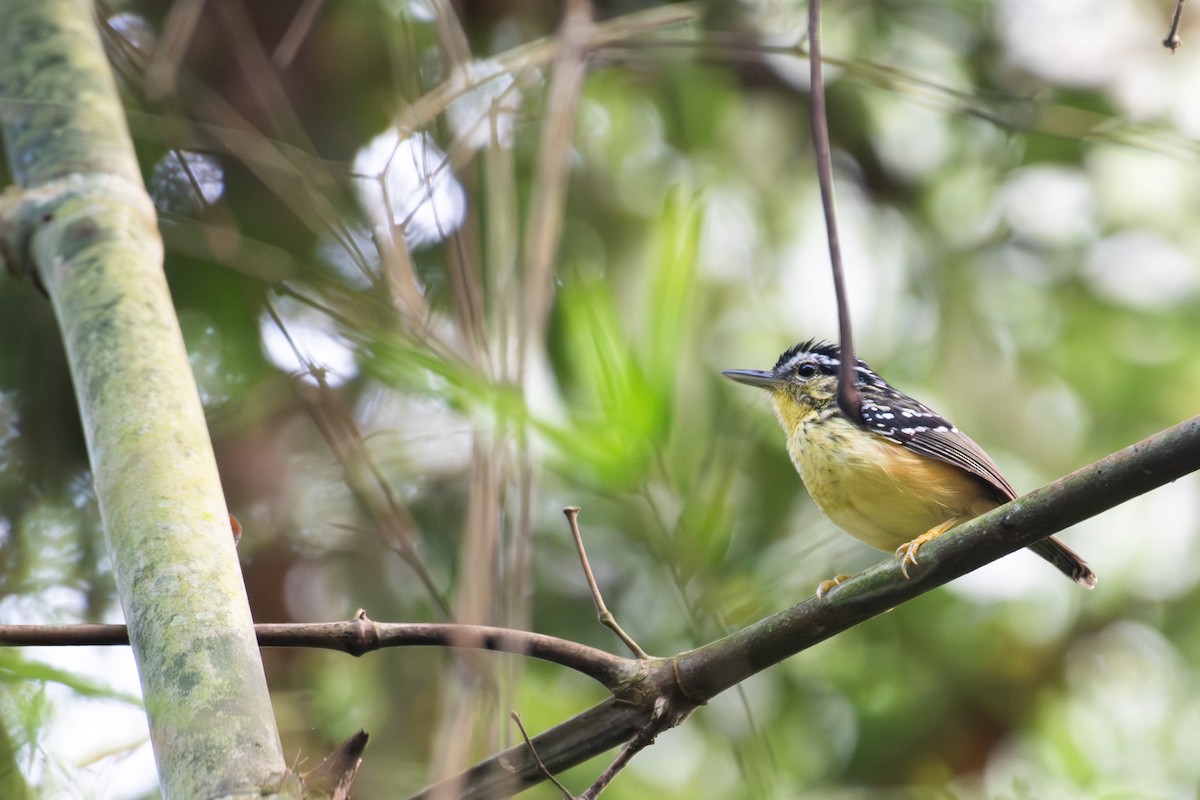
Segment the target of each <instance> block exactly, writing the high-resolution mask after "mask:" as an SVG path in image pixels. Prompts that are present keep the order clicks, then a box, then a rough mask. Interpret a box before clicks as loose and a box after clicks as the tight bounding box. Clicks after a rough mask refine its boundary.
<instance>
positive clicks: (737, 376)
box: [721, 369, 782, 389]
mask: <svg viewBox="0 0 1200 800" xmlns="http://www.w3.org/2000/svg"><path fill="white" fill-rule="evenodd" d="M721 374H722V375H724V376H725V377H726V378H729V380H731V381H737V382H738V383H744V384H746V385H747V386H757V387H758V388H759V389H774V388H776V387H778V386H779V384H780V383H782V381H780V380H779V378H776V377H775V373H773V372H763V371H762V370H759V369H727V370H725V371H724V372H722V373H721Z"/></svg>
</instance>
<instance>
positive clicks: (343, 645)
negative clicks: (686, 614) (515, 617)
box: [0, 417, 1200, 800]
mask: <svg viewBox="0 0 1200 800" xmlns="http://www.w3.org/2000/svg"><path fill="white" fill-rule="evenodd" d="M1197 469H1200V417H1195V418H1193V419H1190V420H1188V421H1187V422H1183V423H1180V424H1179V425H1176V426H1175V427H1173V428H1168V429H1167V430H1165V431H1162V432H1161V433H1158V434H1155V435H1154V436H1151V437H1149V438H1148V439H1145V440H1143V441H1141V442H1138V443H1137V444H1134V445H1131V446H1130V447H1127V448H1125V449H1124V450H1122V451H1120V452H1118V453H1114V454H1113V455H1110V456H1108V457H1106V458H1103V459H1101V460H1100V461H1097V462H1096V463H1094V464H1091V465H1089V466H1087V467H1084V468H1083V469H1080V470H1077V471H1076V472H1073V473H1071V474H1070V475H1067V476H1065V477H1063V478H1060V479H1058V480H1057V481H1055V482H1053V483H1051V484H1050V485H1048V486H1044V487H1042V488H1041V489H1038V490H1037V491H1034V492H1031V493H1029V494H1027V495H1025V496H1024V497H1020V498H1017V499H1016V500H1014V501H1012V502H1011V503H1008V504H1006V505H1004V506H1001V507H999V508H997V509H996V510H994V511H992V512H989V513H988V514H985V515H983V516H981V517H978V518H976V519H974V520H972V521H970V522H967V523H964V524H963V525H961V526H959V527H958V528H956V529H955V530H954V532H953V533H952V534H949V535H946V536H942V537H940V538H938V539H936V540H934V541H933V542H930V543H929V544H927V545H926V546H925V547H924V548H923V549H922V551H921V555H922V558H921V564H920V568H919V569H917V570H914V571H913V572H912V578H911V580H909V579H905V578H904V577H903V576H902V575H901V574H900V567H899V564H898V562H896V561H895V560H894V559H891V558H889V559H885V560H884V561H883V562H881V563H880V564H877V565H876V566H874V567H872V568H870V569H868V570H866V571H865V572H863V573H860V574H859V575H857V576H855V577H853V578H851V579H850V580H848V581H846V582H845V583H843V584H841V585H840V586H838V587H836V588H835V589H833V590H831V591H830V592H829V593H828V594H827V595H826V598H825V599H824V600H821V601H818V600H816V599H815V598H809V599H807V600H805V601H803V602H801V603H798V604H796V605H795V606H792V607H791V608H788V609H786V610H784V611H781V612H779V613H777V614H774V615H773V616H771V617H768V618H766V619H764V620H762V621H760V622H757V623H755V624H754V625H751V626H749V627H747V628H744V629H742V630H740V631H737V632H735V633H733V634H731V635H729V636H726V637H725V638H724V639H721V640H718V641H716V642H713V643H711V644H708V645H705V646H703V647H700V648H698V649H696V650H692V651H689V652H686V653H681V654H679V655H677V656H674V657H672V658H666V659H649V660H643V661H635V660H632V659H626V658H621V657H619V656H615V655H612V654H610V653H605V652H603V651H600V650H595V649H593V648H590V647H586V646H584V645H580V644H576V643H574V642H568V641H564V640H561V639H555V638H553V637H550V636H543V635H540V634H535V633H527V632H524V631H515V630H507V629H504V628H490V627H484V626H474V625H437V624H387V623H375V622H373V621H371V620H369V619H367V618H366V615H365V614H360V615H359V616H358V617H357V618H356V619H355V620H352V621H350V622H342V623H329V624H318V625H257V626H255V630H256V631H257V633H258V636H259V643H260V644H262V645H263V646H266V647H324V648H329V649H335V650H342V651H344V652H347V653H351V654H354V655H362V654H363V653H366V652H369V651H371V650H375V649H379V648H381V647H397V646H405V645H407V646H421V645H425V646H431V645H432V646H449V647H470V648H476V649H487V650H495V651H499V652H507V653H516V654H521V655H526V656H530V657H534V658H540V659H543V660H546V661H550V662H553V663H556V664H560V665H562V666H566V667H569V668H571V669H575V670H578V671H579V672H581V673H583V674H585V675H588V676H590V677H592V678H594V679H595V680H597V681H598V682H600V683H601V684H603V685H604V686H606V687H607V688H608V689H609V690H610V691H612V692H613V693H614V696H613V697H612V698H609V699H608V700H606V701H604V702H603V703H600V704H599V705H597V706H594V707H592V708H591V709H588V710H587V711H584V712H583V713H581V714H579V715H577V716H575V717H573V718H571V719H569V720H567V721H565V722H563V723H561V724H559V725H556V726H555V727H554V728H551V729H550V730H548V731H546V732H544V733H542V734H540V735H539V736H535V737H533V739H532V740H531V745H532V747H533V748H535V749H536V750H537V752H538V754H539V756H540V760H541V761H542V762H543V766H542V767H541V768H539V766H538V765H537V763H535V761H534V759H533V758H532V756H531V755H530V748H529V747H527V746H526V745H524V744H522V745H518V746H516V747H513V748H510V749H508V750H506V751H504V752H502V753H500V754H498V755H496V756H493V757H492V758H490V759H488V760H486V761H484V762H482V763H480V764H477V765H476V766H474V767H472V768H471V769H469V770H467V771H466V772H464V773H462V774H460V775H458V776H455V777H453V778H451V779H449V781H447V782H446V784H445V785H454V786H455V787H457V788H459V789H461V792H460V794H459V795H458V796H460V797H461V798H464V800H469V799H470V798H475V799H476V800H483V799H484V798H489V799H490V798H495V797H500V796H506V795H508V794H512V793H515V792H517V791H520V790H521V789H523V788H526V787H528V786H532V785H534V784H536V783H540V782H541V781H542V780H543V779H544V774H543V770H545V771H550V772H561V771H562V770H564V769H567V768H569V767H572V766H575V765H577V764H580V763H582V762H584V761H586V760H588V759H589V758H592V757H594V756H596V755H599V754H600V753H603V752H605V751H607V750H609V749H611V748H613V747H616V746H618V745H621V744H625V743H632V742H634V740H635V737H638V736H643V737H644V736H647V735H652V734H654V733H657V732H659V731H661V730H665V729H666V728H668V727H671V726H672V725H675V724H678V723H679V722H680V721H681V720H682V719H683V718H685V717H686V716H687V714H688V713H690V711H691V710H692V709H694V708H695V707H697V706H699V705H701V704H703V703H705V702H707V701H708V700H710V699H712V698H713V697H715V696H716V695H717V694H720V693H721V692H723V691H725V690H726V689H728V688H730V687H732V686H734V685H736V684H738V683H740V682H741V681H743V680H746V679H747V678H749V677H750V676H751V675H754V674H755V673H758V672H760V671H762V670H764V669H766V668H768V667H770V666H772V665H773V664H776V663H778V662H779V661H781V660H783V659H785V658H787V657H788V656H791V655H794V654H796V653H798V652H801V651H802V650H805V649H807V648H809V647H812V646H813V645H814V644H817V643H819V642H822V641H824V640H825V639H828V638H830V637H832V636H834V635H836V634H838V633H841V632H842V631H844V630H847V629H848V628H851V627H853V626H855V625H857V624H859V623H861V622H863V621H865V620H867V619H870V618H871V617H874V616H877V615H879V614H882V613H884V612H885V611H888V610H889V609H891V608H894V607H895V606H898V605H899V604H901V603H903V602H905V601H907V600H910V599H912V598H913V597H916V596H918V595H920V594H923V593H925V592H928V591H930V590H931V589H934V588H936V587H938V586H941V585H943V584H945V583H947V582H949V581H951V580H953V579H954V578H957V577H959V576H961V575H964V574H966V573H967V572H971V571H972V570H975V569H978V568H979V567H981V566H983V565H984V564H987V563H989V562H991V561H994V560H996V559H998V558H1000V557H1002V556H1005V555H1008V554H1009V553H1012V552H1014V551H1016V550H1019V549H1021V548H1022V547H1027V546H1028V545H1030V544H1032V543H1034V542H1036V541H1038V540H1040V539H1043V538H1045V537H1046V536H1049V535H1051V534H1053V533H1057V532H1058V531H1060V530H1062V529H1063V528H1066V527H1069V526H1071V525H1074V524H1076V523H1078V522H1081V521H1083V520H1085V519H1088V518H1089V517H1093V516H1095V515H1097V514H1099V513H1101V512H1103V511H1107V510H1108V509H1110V508H1113V507H1115V506H1117V505H1120V504H1121V503H1124V502H1126V501H1127V500H1129V499H1131V498H1133V497H1136V496H1138V495H1140V494H1143V493H1145V492H1147V491H1149V490H1151V489H1154V488H1157V487H1159V486H1162V485H1164V484H1167V483H1170V482H1171V481H1174V480H1176V479H1178V478H1180V477H1182V476H1184V475H1187V474H1188V473H1191V472H1195V471H1196V470H1197ZM127 642H128V637H127V635H126V633H125V628H124V626H121V625H64V626H34V625H28V626H26V625H9V626H0V645H34V644H37V645H48V644H49V645H54V644H58V645H63V644H125V643H127ZM664 709H666V710H667V712H669V713H664ZM630 755H632V753H631V754H630ZM614 763H616V762H614ZM441 786H442V784H438V785H436V786H432V787H429V788H428V789H426V790H425V791H423V792H421V793H419V794H417V795H415V796H414V798H413V800H428V799H429V798H433V797H439V796H440V795H439V794H438V792H439V791H440V787H441Z"/></svg>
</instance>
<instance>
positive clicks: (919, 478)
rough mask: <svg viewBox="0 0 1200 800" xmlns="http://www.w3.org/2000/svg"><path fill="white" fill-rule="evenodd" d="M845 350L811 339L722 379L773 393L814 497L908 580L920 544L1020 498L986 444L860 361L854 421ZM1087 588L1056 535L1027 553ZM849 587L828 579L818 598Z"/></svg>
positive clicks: (1088, 574)
mask: <svg viewBox="0 0 1200 800" xmlns="http://www.w3.org/2000/svg"><path fill="white" fill-rule="evenodd" d="M840 366H841V348H840V347H839V346H838V345H836V344H832V343H830V342H827V341H821V340H816V339H810V340H808V341H804V342H800V343H799V344H797V345H796V346H795V347H792V348H790V349H788V350H786V351H784V353H783V355H781V356H780V357H779V360H778V361H777V362H776V364H775V366H774V368H772V369H771V370H769V371H768V370H751V369H731V370H725V371H724V372H722V373H721V374H722V375H724V376H725V377H726V378H729V379H731V380H734V381H737V382H738V383H743V384H747V385H749V386H754V387H758V388H760V389H765V390H767V392H769V393H770V397H771V402H772V405H773V406H774V408H775V416H776V417H777V418H778V420H779V424H780V426H781V427H782V428H783V430H784V433H785V434H786V435H787V450H788V455H790V456H791V459H792V464H793V465H794V466H795V468H796V471H797V472H799V473H800V478H801V479H802V480H803V481H804V485H805V487H807V489H808V493H809V495H810V496H811V497H812V499H813V501H814V502H815V503H816V504H817V506H818V507H819V508H820V509H821V510H822V511H823V512H824V513H825V515H826V516H827V517H829V518H830V519H831V520H832V521H833V522H834V524H836V525H837V526H838V527H840V528H841V529H842V530H844V531H846V532H847V533H849V534H850V535H851V536H854V537H855V538H857V539H859V540H860V541H862V542H865V543H866V544H868V545H871V546H872V547H875V548H878V549H881V550H888V551H893V550H894V552H895V554H896V558H897V559H898V560H899V561H900V568H901V572H902V573H903V574H904V576H905V577H906V578H907V577H909V575H908V569H909V567H911V566H915V565H916V564H917V555H918V552H919V551H920V549H921V547H922V545H924V544H927V543H928V542H930V541H932V540H933V539H935V538H937V537H938V536H941V535H942V534H943V533H945V532H946V531H948V530H950V529H951V528H954V527H955V526H956V525H959V524H961V523H963V522H966V521H967V520H970V519H973V518H975V517H977V516H979V515H980V514H983V513H986V512H988V511H991V510H992V509H993V508H997V507H999V506H1001V505H1003V504H1004V503H1007V502H1008V501H1010V500H1014V499H1016V497H1017V493H1016V491H1015V490H1014V489H1013V487H1012V484H1010V483H1009V482H1008V481H1007V480H1006V479H1005V477H1004V475H1003V474H1001V472H1000V468H999V467H997V466H996V463H995V462H994V461H993V460H992V459H991V457H990V456H989V455H988V454H987V453H986V452H985V451H984V449H983V448H982V447H980V446H979V445H978V444H976V443H975V441H974V440H973V439H971V438H970V437H969V436H967V435H966V434H965V433H963V432H962V431H960V430H959V429H958V428H956V427H955V426H954V425H953V424H951V423H950V422H949V421H948V420H946V418H945V417H943V416H941V415H940V414H938V413H937V412H936V411H934V410H933V409H931V408H930V407H929V406H927V405H925V404H924V403H921V402H919V401H917V400H915V399H913V398H912V397H909V396H908V395H906V394H904V393H903V392H901V391H900V390H899V389H896V388H894V387H893V386H892V385H891V384H889V383H888V382H887V381H885V380H884V379H883V378H881V377H880V376H879V375H878V374H876V373H875V371H874V370H872V369H871V368H870V367H869V366H867V364H866V362H864V361H862V360H861V359H855V368H854V375H855V376H856V384H857V386H858V389H859V392H860V394H861V397H862V406H861V410H860V411H858V413H857V415H856V416H857V418H854V417H852V416H850V415H848V414H847V412H846V411H844V410H843V409H842V407H841V405H840V404H839V403H838V400H837V387H838V370H839V368H840ZM1029 549H1031V550H1033V552H1035V553H1037V554H1038V555H1039V556H1041V557H1042V558H1044V559H1046V560H1047V561H1049V562H1050V563H1051V564H1053V565H1054V566H1055V567H1057V568H1058V569H1059V570H1060V571H1062V572H1063V573H1064V574H1065V575H1066V576H1067V577H1069V578H1071V579H1072V580H1073V581H1075V582H1076V583H1078V584H1081V585H1083V586H1086V587H1087V588H1089V589H1091V588H1094V587H1095V585H1096V574H1095V573H1094V572H1093V571H1092V570H1091V568H1090V567H1089V566H1088V565H1087V563H1086V562H1085V561H1084V560H1083V559H1082V558H1080V557H1079V555H1078V554H1077V553H1075V552H1074V551H1073V550H1071V549H1070V548H1069V547H1067V546H1066V545H1065V544H1063V543H1062V541H1060V540H1059V539H1056V538H1055V537H1053V536H1051V537H1048V538H1046V539H1042V540H1041V541H1038V542H1035V543H1034V544H1032V545H1030V546H1029ZM845 580H846V576H844V575H838V576H837V577H835V578H832V579H830V580H827V581H823V582H822V583H821V585H820V586H819V587H818V589H817V596H818V597H824V596H825V595H826V593H827V592H828V591H829V590H830V589H832V588H833V587H834V586H837V585H838V584H839V583H841V582H843V581H845Z"/></svg>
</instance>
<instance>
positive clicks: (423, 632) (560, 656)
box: [0, 611, 638, 691]
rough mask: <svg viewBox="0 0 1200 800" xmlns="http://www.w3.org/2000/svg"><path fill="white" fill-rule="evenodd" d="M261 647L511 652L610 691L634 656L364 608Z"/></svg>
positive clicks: (44, 635)
mask: <svg viewBox="0 0 1200 800" xmlns="http://www.w3.org/2000/svg"><path fill="white" fill-rule="evenodd" d="M254 631H255V633H256V634H257V635H258V644H259V646H261V647H314V648H320V649H325V650H340V651H342V652H343V653H349V654H350V655H352V656H361V655H363V654H365V653H370V652H372V651H375V650H382V649H384V648H387V647H459V648H466V649H472V650H492V651H495V652H499V653H513V654H515V655H522V656H529V657H530V658H537V659H540V660H542V661H549V662H551V663H554V664H558V665H559V666H563V667H567V668H569V669H573V670H575V671H576V672H579V673H582V674H584V675H587V676H588V677H589V678H592V679H593V680H595V681H596V682H598V683H600V684H601V685H602V686H604V687H605V688H606V689H609V690H610V691H617V690H619V689H620V688H621V687H622V686H623V685H624V684H625V683H627V682H628V681H629V680H630V679H631V678H632V677H633V676H635V675H636V674H637V672H638V667H637V662H636V661H633V660H631V659H628V658H622V657H621V656H615V655H613V654H612V653H606V652H604V651H603V650H597V649H596V648H594V647H588V646H587V645H583V644H579V643H577V642H571V641H567V640H566V639H558V638H556V637H554V636H546V635H544V634H540V633H530V632H528V631H518V630H513V629H511V628H496V627H492V626H488V625H456V624H452V623H420V622H416V623H402V622H376V621H375V620H373V619H370V618H368V617H367V615H366V613H365V612H362V611H360V612H359V613H358V615H357V616H356V617H355V618H354V619H352V620H348V621H345V622H318V623H279V624H272V623H267V624H258V625H255V626H254ZM120 644H129V634H128V632H127V631H126V629H125V626H124V625H0V646H8V647H12V646H26V647H29V646H35V645H37V646H55V645H57V646H80V645H120Z"/></svg>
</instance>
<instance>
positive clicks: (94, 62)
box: [0, 0, 298, 798]
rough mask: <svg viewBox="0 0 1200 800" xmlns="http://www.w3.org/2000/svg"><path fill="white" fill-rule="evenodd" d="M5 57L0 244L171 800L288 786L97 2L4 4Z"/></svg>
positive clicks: (0, 10) (14, 0) (264, 792)
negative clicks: (84, 472)
mask: <svg viewBox="0 0 1200 800" xmlns="http://www.w3.org/2000/svg"><path fill="white" fill-rule="evenodd" d="M0 53H3V54H4V55H3V57H2V60H0V98H2V99H0V127H2V130H3V135H4V141H5V145H6V151H7V156H8V161H9V164H10V168H11V170H12V173H13V176H14V179H15V181H16V183H17V185H18V186H19V187H21V189H20V190H19V191H14V190H9V192H8V193H6V197H5V201H6V202H5V205H6V206H7V208H6V209H4V210H5V211H6V212H7V213H6V214H5V236H4V244H5V245H6V247H5V249H4V254H5V257H6V258H7V259H9V261H10V264H9V266H10V267H13V266H16V267H17V268H19V269H20V268H23V269H26V270H27V271H29V272H33V273H34V274H35V275H36V278H37V279H38V280H39V281H40V283H41V285H42V286H43V287H44V288H45V290H46V293H47V294H48V295H49V297H50V301H51V303H52V305H53V309H54V313H55V316H56V317H57V319H58V324H59V327H60V329H61V331H62V335H63V339H64V342H65V345H66V351H67V357H68V360H69V363H70V368H71V373H72V376H73V378H74V382H75V390H76V396H77V399H78V402H79V407H80V411H81V416H82V419H83V424H84V430H85V434H86V438H87V444H88V452H89V455H90V458H91V465H92V472H93V475H94V479H95V484H96V494H97V496H98V498H99V502H100V511H101V516H102V519H103V522H104V530H105V537H106V539H107V544H108V550H109V554H110V556H111V559H112V563H113V567H114V571H115V574H116V580H117V588H118V591H119V594H120V598H121V604H122V607H123V608H124V611H125V618H126V620H127V622H128V625H129V631H130V638H131V640H132V643H133V650H134V654H135V656H136V657H137V663H138V668H139V671H140V674H141V682H142V691H143V696H144V699H145V704H146V711H147V714H148V717H149V721H150V735H151V740H152V742H153V744H154V751H155V756H156V758H157V761H158V768H159V780H160V783H161V785H162V788H163V793H164V796H166V797H171V798H199V797H204V798H226V797H250V796H253V797H264V796H271V795H272V794H276V793H280V792H282V793H285V794H288V795H289V796H293V795H297V794H298V791H297V790H295V789H294V788H293V787H294V785H295V784H294V782H292V781H285V780H284V778H285V776H286V775H287V774H288V773H287V769H286V764H285V762H284V757H283V752H282V747H281V745H280V741H279V734H278V732H277V730H276V726H275V720H274V716H273V713H272V709H271V703H270V696H269V694H268V692H267V684H266V679H265V676H264V674H263V669H262V662H261V660H260V657H259V652H258V647H257V644H256V642H255V636H254V628H253V625H252V620H251V618H250V609H249V606H248V604H247V601H246V594H245V588H244V586H243V583H242V578H241V572H240V570H239V567H238V560H237V555H236V553H235V551H234V544H233V539H232V536H231V533H230V528H229V521H228V517H227V514H226V510H225V501H224V497H223V495H222V492H221V485H220V482H219V479H218V476H217V469H216V463H215V461H214V458H213V454H212V446H211V443H210V442H209V439H208V432H207V428H206V425H205V419H204V413H203V410H202V408H201V406H200V401H199V397H198V394H197V391H196V386H195V382H194V380H193V377H192V374H191V371H190V368H189V365H188V359H187V353H186V351H185V349H184V345H183V339H182V336H181V334H180V331H179V325H178V322H177V320H176V318H175V313H174V308H173V306H172V303H171V298H170V295H169V294H168V290H167V284H166V280H165V277H164V275H163V271H162V258H163V253H162V242H161V239H160V237H159V234H158V229H157V224H156V219H155V214H154V209H153V206H152V205H151V204H150V201H149V198H148V197H147V195H146V192H145V188H144V186H143V185H142V181H141V174H140V171H139V169H138V165H137V161H136V158H135V156H134V153H133V147H132V144H131V142H130V139H129V133H128V129H127V127H126V123H125V119H124V115H123V112H122V108H121V103H120V100H119V98H118V95H117V90H116V86H115V84H114V82H113V78H112V74H111V72H110V70H109V65H108V63H107V61H106V59H105V55H104V50H103V47H102V45H101V42H100V38H99V36H98V32H97V29H96V25H95V22H94V20H93V15H92V4H91V3H90V2H87V0H6V2H3V3H0ZM14 262H15V263H14ZM24 265H29V266H28V267H25V266H24ZM284 785H286V786H287V789H286V790H285V789H281V787H282V786H284Z"/></svg>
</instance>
